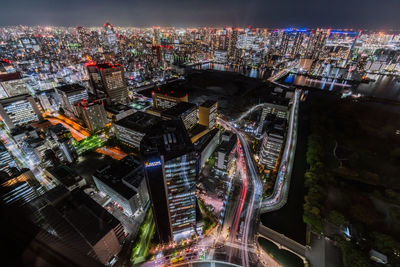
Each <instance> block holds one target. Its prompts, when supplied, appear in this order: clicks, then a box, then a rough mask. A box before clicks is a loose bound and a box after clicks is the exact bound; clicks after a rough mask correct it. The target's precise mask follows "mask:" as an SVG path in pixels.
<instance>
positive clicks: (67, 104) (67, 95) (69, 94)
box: [55, 84, 88, 117]
mask: <svg viewBox="0 0 400 267" xmlns="http://www.w3.org/2000/svg"><path fill="white" fill-rule="evenodd" d="M55 90H56V93H57V95H58V99H59V100H60V104H61V107H62V108H63V109H64V111H65V113H66V114H67V115H68V116H74V117H79V114H78V112H77V110H76V108H75V104H76V103H78V102H80V101H82V100H84V99H87V98H88V93H87V91H86V88H85V87H83V86H81V85H79V84H67V85H63V86H59V87H57V88H55Z"/></svg>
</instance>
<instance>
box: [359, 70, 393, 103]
mask: <svg viewBox="0 0 400 267" xmlns="http://www.w3.org/2000/svg"><path fill="white" fill-rule="evenodd" d="M367 77H368V78H370V79H374V80H375V81H374V82H370V83H368V84H365V83H361V84H360V85H358V86H357V88H356V89H355V92H356V93H360V94H362V95H366V96H372V97H376V98H382V99H389V100H393V101H400V77H397V78H396V77H395V76H388V75H375V74H369V75H367Z"/></svg>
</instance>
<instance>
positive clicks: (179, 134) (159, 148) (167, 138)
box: [140, 119, 194, 160]
mask: <svg viewBox="0 0 400 267" xmlns="http://www.w3.org/2000/svg"><path fill="white" fill-rule="evenodd" d="M193 150H194V147H193V144H192V142H191V141H190V138H189V135H188V133H187V131H186V129H185V126H184V124H183V122H182V120H177V119H173V120H164V121H159V122H158V123H157V124H154V125H153V127H151V129H150V130H149V131H148V133H147V134H146V136H145V137H144V138H143V139H142V142H141V145H140V151H141V153H142V155H144V156H145V157H149V156H156V155H164V158H165V160H169V159H172V158H175V157H179V156H181V155H183V154H186V153H189V152H191V151H193Z"/></svg>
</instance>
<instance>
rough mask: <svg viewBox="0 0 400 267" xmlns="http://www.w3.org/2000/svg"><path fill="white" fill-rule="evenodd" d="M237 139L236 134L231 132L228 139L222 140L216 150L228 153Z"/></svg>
mask: <svg viewBox="0 0 400 267" xmlns="http://www.w3.org/2000/svg"><path fill="white" fill-rule="evenodd" d="M236 141H237V137H236V134H232V135H231V136H230V138H229V141H223V142H222V143H221V145H220V146H219V148H218V152H223V153H230V152H231V151H232V149H233V148H234V147H235V145H236Z"/></svg>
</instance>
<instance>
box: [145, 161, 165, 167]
mask: <svg viewBox="0 0 400 267" xmlns="http://www.w3.org/2000/svg"><path fill="white" fill-rule="evenodd" d="M144 166H145V167H146V168H151V167H157V166H161V160H155V161H146V162H145V163H144Z"/></svg>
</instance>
